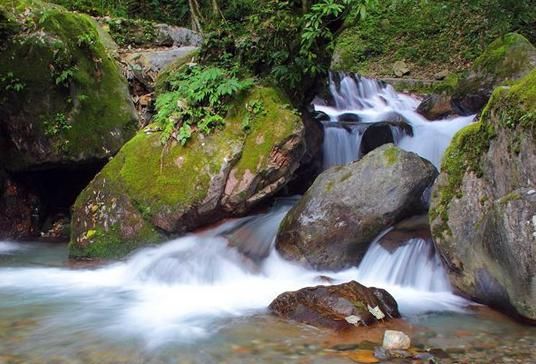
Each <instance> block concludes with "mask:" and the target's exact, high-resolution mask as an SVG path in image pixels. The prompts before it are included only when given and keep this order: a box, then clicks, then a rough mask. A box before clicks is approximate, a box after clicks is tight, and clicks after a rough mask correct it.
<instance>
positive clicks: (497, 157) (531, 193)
mask: <svg viewBox="0 0 536 364" xmlns="http://www.w3.org/2000/svg"><path fill="white" fill-rule="evenodd" d="M535 183H536V70H534V71H532V72H531V73H530V75H529V76H527V77H525V78H523V79H522V80H521V81H519V82H517V83H515V84H514V85H513V86H511V87H500V88H498V89H497V90H496V91H495V92H494V94H493V96H492V98H491V100H490V102H489V103H488V105H487V107H486V109H485V111H484V113H483V115H482V118H481V120H480V122H478V123H475V124H472V125H470V126H468V127H466V128H464V129H462V130H461V131H460V132H458V134H456V136H455V137H454V139H453V142H452V144H451V146H450V147H449V148H448V150H447V152H446V154H445V157H444V159H443V164H442V167H441V175H440V177H439V179H438V181H437V183H436V185H435V187H434V191H433V196H432V205H431V212H430V219H431V227H432V234H433V237H434V240H435V242H436V244H437V246H438V248H439V250H440V251H441V254H442V256H443V258H444V260H445V261H446V262H447V264H448V267H449V268H450V278H451V281H452V283H453V285H454V286H455V287H456V288H458V289H459V290H460V291H461V292H463V293H464V294H466V295H468V296H470V297H472V298H474V299H476V300H478V301H479V302H483V303H486V304H490V305H493V306H497V307H500V308H503V309H504V310H507V311H509V312H515V313H517V314H519V315H521V316H523V317H525V318H527V319H530V320H536V289H535V287H536V268H535V267H536V185H535Z"/></svg>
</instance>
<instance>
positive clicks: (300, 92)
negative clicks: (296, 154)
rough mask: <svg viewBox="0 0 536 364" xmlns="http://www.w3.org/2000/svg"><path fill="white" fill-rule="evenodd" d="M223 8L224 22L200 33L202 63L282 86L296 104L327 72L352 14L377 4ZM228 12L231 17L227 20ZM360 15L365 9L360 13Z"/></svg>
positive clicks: (265, 0) (347, 0) (355, 0)
mask: <svg viewBox="0 0 536 364" xmlns="http://www.w3.org/2000/svg"><path fill="white" fill-rule="evenodd" d="M230 3H231V4H230V5H226V4H223V3H222V4H223V5H222V6H223V9H222V11H223V14H224V17H226V16H230V18H231V19H232V22H231V21H225V20H224V21H216V22H214V24H209V25H208V26H206V27H205V28H206V29H207V32H206V34H205V43H204V46H203V49H202V51H201V59H202V61H203V62H208V63H216V64H218V65H220V66H224V67H229V66H237V65H238V66H240V67H242V68H244V69H245V70H246V72H250V73H252V74H254V75H255V76H258V77H260V78H263V79H268V80H269V81H272V82H273V83H274V84H277V85H278V86H279V87H282V88H283V89H284V90H285V91H286V92H287V93H288V94H289V95H291V96H292V98H293V100H294V102H296V103H301V102H302V101H303V99H304V98H305V93H306V92H307V91H308V90H312V89H313V86H314V83H315V81H316V79H317V77H318V76H322V75H324V74H325V73H326V72H327V70H328V67H329V63H330V59H331V49H330V47H329V45H330V43H331V41H332V40H333V38H334V35H335V34H336V32H337V31H338V29H339V28H340V26H341V25H342V24H343V22H344V19H345V17H346V16H347V15H348V14H349V13H350V10H351V9H354V8H358V9H365V8H369V7H371V6H374V4H375V3H376V0H316V1H311V2H305V1H303V2H302V1H296V0H295V1H291V0H287V1H280V0H261V1H258V2H250V1H244V2H243V5H242V6H238V5H237V2H236V1H231V2H230ZM230 9H234V10H233V14H231V15H227V14H229V12H230ZM361 11H362V12H363V14H365V11H364V10H361Z"/></svg>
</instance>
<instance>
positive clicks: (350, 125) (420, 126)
mask: <svg viewBox="0 0 536 364" xmlns="http://www.w3.org/2000/svg"><path fill="white" fill-rule="evenodd" d="M330 92H331V96H332V98H333V101H334V103H335V106H333V107H332V106H323V105H315V109H316V110H317V111H321V112H323V113H325V114H327V116H328V117H329V122H327V123H326V124H325V128H324V130H325V137H324V143H325V144H324V167H325V168H329V167H330V166H333V165H339V164H346V163H348V162H350V161H354V160H357V159H359V157H360V156H361V153H360V149H361V142H362V137H363V133H364V131H365V129H366V128H367V127H368V126H370V125H373V124H378V123H385V122H387V123H388V124H390V127H391V132H392V134H393V139H394V142H395V144H396V145H398V146H399V147H400V148H402V149H405V150H407V151H411V152H415V153H417V154H419V155H420V156H421V157H423V158H426V159H428V160H429V161H431V162H432V163H433V164H434V165H435V166H436V167H439V165H440V163H441V157H442V155H443V152H444V151H445V149H446V148H447V146H448V145H449V143H450V140H451V139H452V137H453V136H454V134H455V133H456V132H457V131H458V130H460V129H461V128H463V127H464V126H466V125H468V124H469V123H471V122H472V121H473V119H474V116H466V117H457V118H452V119H445V120H435V121H428V120H426V119H425V118H424V117H423V116H422V115H420V114H418V113H417V112H416V109H417V107H418V106H419V100H417V99H416V98H414V97H411V96H408V95H404V94H401V93H397V92H396V91H395V90H394V89H393V87H392V86H390V85H387V84H385V83H383V82H380V81H377V80H373V79H368V78H365V77H360V76H355V75H345V74H332V75H331V77H330ZM400 123H405V124H407V125H409V126H410V127H411V129H412V133H408V132H407V131H406V130H405V129H402V128H397V127H396V125H397V124H400ZM343 126H345V127H343Z"/></svg>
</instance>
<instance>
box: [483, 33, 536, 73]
mask: <svg viewBox="0 0 536 364" xmlns="http://www.w3.org/2000/svg"><path fill="white" fill-rule="evenodd" d="M535 52H536V51H535V49H534V46H533V45H532V44H530V42H529V41H528V40H527V39H526V38H525V37H523V36H522V35H520V34H517V33H509V34H505V35H503V36H501V37H499V38H498V39H496V40H495V41H493V42H492V43H491V44H490V45H489V46H488V47H487V48H486V50H485V52H484V53H483V54H482V55H480V56H479V57H478V58H477V59H476V60H475V64H474V68H476V69H478V70H479V71H480V72H485V73H488V74H493V75H494V76H495V77H496V78H497V79H500V80H505V79H508V78H510V77H512V76H514V75H516V74H518V73H519V72H522V71H524V70H530V69H532V68H533V66H532V65H531V64H530V62H527V58H529V54H531V53H535Z"/></svg>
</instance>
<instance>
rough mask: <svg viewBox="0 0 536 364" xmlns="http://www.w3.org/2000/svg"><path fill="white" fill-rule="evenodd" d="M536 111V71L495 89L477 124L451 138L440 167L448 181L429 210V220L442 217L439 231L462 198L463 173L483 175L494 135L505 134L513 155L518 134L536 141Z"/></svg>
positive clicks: (445, 227) (442, 228)
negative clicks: (454, 203)
mask: <svg viewBox="0 0 536 364" xmlns="http://www.w3.org/2000/svg"><path fill="white" fill-rule="evenodd" d="M535 111H536V70H534V71H532V72H531V73H530V74H529V75H527V76H526V77H524V78H523V79H521V80H519V81H518V82H517V83H516V84H514V85H513V86H511V87H500V88H497V89H496V90H495V91H494V93H493V95H492V97H491V99H490V101H489V102H488V104H487V106H486V108H485V109H484V111H483V112H482V116H481V119H480V121H479V122H477V123H473V124H471V125H469V126H467V127H465V128H463V129H462V130H460V131H459V132H458V133H457V134H456V135H455V136H454V138H453V140H452V142H451V144H450V146H449V147H448V149H447V150H446V152H445V155H444V157H443V161H442V164H441V171H442V173H445V174H446V177H447V180H446V182H445V183H443V184H441V185H440V187H439V189H438V191H437V193H438V194H439V195H438V196H437V198H438V201H437V202H436V203H435V204H434V208H433V209H431V211H430V217H431V219H432V220H434V219H435V218H437V217H440V218H441V221H442V226H441V228H440V229H438V231H439V232H441V233H443V232H446V231H448V208H449V204H450V202H451V201H452V200H453V199H454V198H459V197H461V185H462V182H463V177H464V176H465V174H466V173H467V172H469V171H471V172H474V173H476V175H477V177H481V176H482V175H483V173H484V170H483V168H482V165H481V160H482V156H483V155H484V154H485V153H486V152H487V151H488V149H489V146H490V143H491V141H492V139H493V138H494V137H495V136H496V135H497V133H507V135H508V136H509V139H510V140H511V141H512V145H511V148H510V150H511V151H512V152H515V148H516V145H515V144H516V140H517V139H516V135H519V133H524V134H525V135H526V133H531V134H532V137H533V138H536V118H534V115H535V114H534V112H535Z"/></svg>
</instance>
